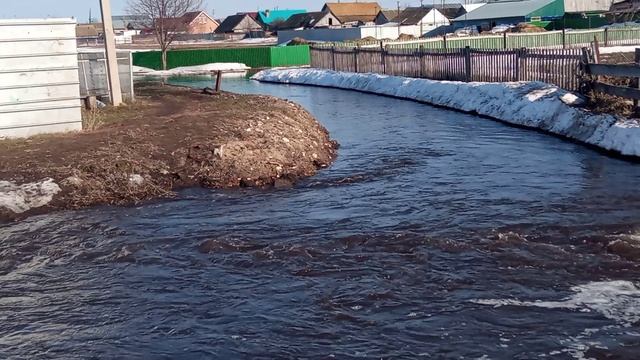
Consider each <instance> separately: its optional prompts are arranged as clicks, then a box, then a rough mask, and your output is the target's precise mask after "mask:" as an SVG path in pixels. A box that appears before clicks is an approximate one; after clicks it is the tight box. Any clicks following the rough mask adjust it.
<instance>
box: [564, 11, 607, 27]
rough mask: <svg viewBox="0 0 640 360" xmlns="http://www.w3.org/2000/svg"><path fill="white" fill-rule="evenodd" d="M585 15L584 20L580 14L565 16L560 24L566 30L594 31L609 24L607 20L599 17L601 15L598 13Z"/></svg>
mask: <svg viewBox="0 0 640 360" xmlns="http://www.w3.org/2000/svg"><path fill="white" fill-rule="evenodd" d="M585 15H586V19H585V18H584V17H583V16H582V14H566V15H565V18H564V21H560V22H563V23H564V26H565V27H566V28H567V29H594V28H599V27H601V26H605V25H607V24H608V23H609V20H608V19H607V18H606V17H604V16H601V15H602V14H600V13H591V14H585Z"/></svg>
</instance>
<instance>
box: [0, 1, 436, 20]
mask: <svg viewBox="0 0 640 360" xmlns="http://www.w3.org/2000/svg"><path fill="white" fill-rule="evenodd" d="M128 1H129V0H111V6H112V7H113V15H121V14H125V13H126V8H127V2H128ZM372 1H373V0H372ZM432 1H433V0H425V1H424V3H425V4H429V3H431V2H432ZM439 1H440V0H438V2H439ZM0 2H1V3H2V5H0V18H7V19H13V18H43V17H74V18H76V19H78V21H79V22H84V21H87V20H88V18H89V10H90V9H91V10H92V14H93V17H96V18H97V17H100V3H99V0H21V1H15V0H0ZM325 2H326V0H235V1H231V0H206V1H205V6H204V10H207V12H209V13H211V12H212V10H215V14H214V17H217V18H218V17H225V16H227V15H231V14H235V13H236V12H238V11H255V10H256V9H273V8H276V7H279V8H280V9H306V10H308V11H319V10H320V8H322V5H324V3H325ZM378 3H379V4H380V6H382V7H384V8H395V7H396V0H378ZM419 4H420V1H419V0H401V1H400V5H401V6H407V5H410V6H416V5H419Z"/></svg>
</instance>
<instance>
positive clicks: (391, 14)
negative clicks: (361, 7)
mask: <svg viewBox="0 0 640 360" xmlns="http://www.w3.org/2000/svg"><path fill="white" fill-rule="evenodd" d="M401 11H402V10H400V9H382V10H380V12H379V13H378V15H376V18H375V19H374V20H373V22H374V23H375V24H376V25H384V24H388V23H390V22H391V21H393V19H395V18H397V17H398V15H400V12H401Z"/></svg>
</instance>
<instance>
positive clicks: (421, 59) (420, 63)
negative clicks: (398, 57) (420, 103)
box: [416, 45, 424, 78]
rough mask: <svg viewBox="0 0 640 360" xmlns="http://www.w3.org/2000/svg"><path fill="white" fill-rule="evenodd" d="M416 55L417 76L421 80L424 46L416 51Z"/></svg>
mask: <svg viewBox="0 0 640 360" xmlns="http://www.w3.org/2000/svg"><path fill="white" fill-rule="evenodd" d="M416 53H417V55H418V67H419V69H418V74H419V75H418V76H420V77H421V78H423V77H424V45H422V46H420V47H419V48H418V49H417V50H416Z"/></svg>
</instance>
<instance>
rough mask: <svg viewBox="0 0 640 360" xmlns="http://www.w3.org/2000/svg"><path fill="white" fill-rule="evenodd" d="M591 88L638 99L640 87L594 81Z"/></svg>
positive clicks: (639, 97) (639, 98)
mask: <svg viewBox="0 0 640 360" xmlns="http://www.w3.org/2000/svg"><path fill="white" fill-rule="evenodd" d="M593 90H595V91H597V92H601V93H605V94H609V95H613V96H620V97H623V98H626V99H632V100H640V89H635V88H628V87H621V86H614V85H609V84H604V83H601V82H594V83H593Z"/></svg>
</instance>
